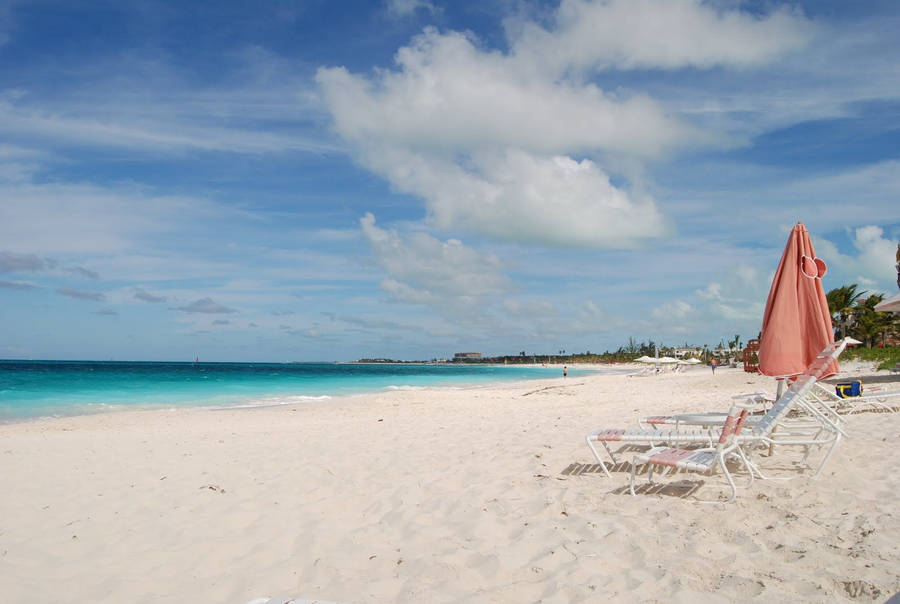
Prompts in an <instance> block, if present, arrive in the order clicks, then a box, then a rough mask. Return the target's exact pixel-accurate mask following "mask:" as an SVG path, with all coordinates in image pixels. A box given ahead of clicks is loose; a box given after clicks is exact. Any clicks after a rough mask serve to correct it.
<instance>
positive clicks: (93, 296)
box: [56, 287, 106, 302]
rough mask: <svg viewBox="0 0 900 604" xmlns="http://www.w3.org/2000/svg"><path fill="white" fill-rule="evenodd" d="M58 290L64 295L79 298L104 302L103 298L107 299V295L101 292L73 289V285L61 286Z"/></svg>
mask: <svg viewBox="0 0 900 604" xmlns="http://www.w3.org/2000/svg"><path fill="white" fill-rule="evenodd" d="M56 291H57V293H59V294H62V295H63V296H68V297H70V298H77V299H79V300H93V301H95V302H102V301H103V300H106V295H105V294H102V293H99V292H86V291H82V290H79V289H73V288H71V287H60V288H59V289H57V290H56Z"/></svg>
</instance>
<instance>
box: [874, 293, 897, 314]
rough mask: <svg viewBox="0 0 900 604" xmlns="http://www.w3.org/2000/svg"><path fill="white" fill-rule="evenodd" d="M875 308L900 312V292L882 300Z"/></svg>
mask: <svg viewBox="0 0 900 604" xmlns="http://www.w3.org/2000/svg"><path fill="white" fill-rule="evenodd" d="M875 310H877V311H879V312H900V294H897V295H896V296H891V297H890V298H888V299H886V300H882V301H881V303H880V304H878V305H877V306H875Z"/></svg>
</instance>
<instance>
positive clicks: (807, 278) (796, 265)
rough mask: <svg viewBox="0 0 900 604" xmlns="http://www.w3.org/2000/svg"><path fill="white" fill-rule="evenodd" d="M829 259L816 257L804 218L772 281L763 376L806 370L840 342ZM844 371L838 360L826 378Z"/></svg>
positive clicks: (761, 351)
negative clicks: (826, 283) (825, 281)
mask: <svg viewBox="0 0 900 604" xmlns="http://www.w3.org/2000/svg"><path fill="white" fill-rule="evenodd" d="M825 270H826V267H825V262H823V261H822V260H821V259H819V258H817V257H816V252H815V250H814V249H813V246H812V242H811V241H810V239H809V233H808V232H807V230H806V227H805V226H803V223H800V222H798V223H797V224H796V226H794V228H793V230H792V231H791V234H790V237H788V242H787V246H785V248H784V254H782V256H781V262H780V263H779V264H778V270H777V271H776V272H775V278H774V279H773V280H772V288H771V289H770V290H769V299H768V300H767V301H766V311H765V313H764V314H763V324H762V335H761V336H760V342H759V370H760V372H761V373H762V374H763V375H769V376H780V375H795V374H798V373H801V372H803V370H804V369H806V368H807V367H808V366H809V365H810V363H812V361H813V359H815V358H816V355H818V354H819V353H820V352H822V349H823V348H825V346H826V345H828V344H830V343H832V342H834V329H832V327H831V313H830V312H829V310H828V300H827V299H826V298H825V289H824V288H823V287H822V277H823V276H824V275H825ZM838 371H839V369H838V364H837V361H835V362H834V364H833V366H832V367H830V368H829V369H828V371H826V372H825V377H827V376H829V375H834V374H836V373H837V372H838Z"/></svg>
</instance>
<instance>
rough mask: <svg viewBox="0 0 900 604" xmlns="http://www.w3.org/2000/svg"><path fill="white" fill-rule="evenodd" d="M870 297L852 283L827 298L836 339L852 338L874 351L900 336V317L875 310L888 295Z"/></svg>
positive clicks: (830, 293)
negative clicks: (874, 347)
mask: <svg viewBox="0 0 900 604" xmlns="http://www.w3.org/2000/svg"><path fill="white" fill-rule="evenodd" d="M868 293H869V292H867V291H859V286H858V285H857V284H856V283H851V284H850V285H842V286H841V287H836V288H834V289H833V290H831V291H829V292H828V293H827V294H825V297H826V298H827V299H828V310H829V311H830V312H831V322H832V325H833V326H834V332H835V333H834V337H835V338H836V339H840V338H843V337H846V336H850V337H851V338H856V339H857V340H859V341H860V342H863V343H864V344H865V345H866V347H867V348H871V347H872V346H878V345H882V346H883V345H885V344H886V342H887V339H888V337H889V336H891V335H893V336H900V317H898V315H896V314H894V313H889V312H878V311H876V310H875V307H876V306H877V305H878V304H880V303H881V301H882V300H884V295H882V294H871V295H869V296H867V295H866V294H868Z"/></svg>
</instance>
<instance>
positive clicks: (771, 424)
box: [753, 340, 847, 436]
mask: <svg viewBox="0 0 900 604" xmlns="http://www.w3.org/2000/svg"><path fill="white" fill-rule="evenodd" d="M846 346H847V343H846V342H845V341H844V340H839V341H837V342H834V343H833V344H829V345H828V346H826V347H825V349H824V350H823V351H822V352H820V353H819V354H818V355H817V356H816V358H815V359H813V362H812V363H810V364H809V367H807V368H806V370H805V371H804V372H803V373H801V374H800V375H798V376H797V377H796V378H795V379H794V381H792V382H791V385H790V386H789V387H788V388H787V390H785V391H784V393H783V394H782V395H781V396H780V397H779V398H778V400H777V401H775V404H774V405H772V408H771V409H769V410H768V411H767V412H766V414H765V415H764V416H762V417H761V418H760V420H759V421H758V422H757V423H756V425H754V426H753V435H754V436H768V435H769V433H770V432H771V431H772V429H773V428H775V426H777V425H778V423H779V422H780V421H781V420H782V419H784V417H785V416H786V415H787V414H788V413H789V412H790V410H791V409H793V408H794V406H796V404H797V403H798V402H799V401H800V400H802V399H803V398H805V397H807V396H808V395H809V393H810V391H811V390H812V388H813V385H814V384H815V383H816V381H817V380H818V378H820V377H821V376H822V374H823V373H824V372H825V370H826V369H827V368H828V367H829V366H830V365H831V362H832V361H834V360H835V359H837V358H838V357H839V356H840V354H841V353H842V352H843V351H844V348H846Z"/></svg>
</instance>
